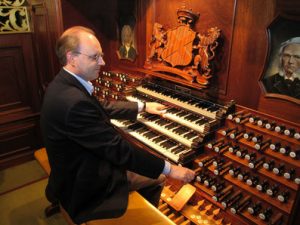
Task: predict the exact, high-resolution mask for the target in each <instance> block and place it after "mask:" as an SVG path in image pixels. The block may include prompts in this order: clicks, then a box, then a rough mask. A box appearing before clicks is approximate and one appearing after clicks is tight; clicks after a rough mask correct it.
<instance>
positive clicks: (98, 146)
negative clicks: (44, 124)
mask: <svg viewBox="0 0 300 225" xmlns="http://www.w3.org/2000/svg"><path fill="white" fill-rule="evenodd" d="M66 125H67V127H68V131H67V132H68V137H69V138H70V139H72V140H73V141H75V142H76V143H77V144H79V145H80V146H81V147H82V148H83V150H87V151H91V152H93V153H94V154H95V156H96V157H99V158H100V159H105V160H108V161H109V162H110V163H111V164H113V165H115V166H119V167H123V168H126V169H128V170H131V171H133V172H136V173H139V174H141V175H144V176H148V177H152V178H156V177H158V176H159V174H160V173H161V172H162V170H163V168H164V160H162V159H160V158H158V157H155V156H154V155H152V154H150V153H149V152H147V151H142V150H139V149H136V148H134V147H133V146H132V145H131V144H130V143H128V142H127V141H126V140H124V139H123V138H122V137H121V136H120V134H119V133H118V132H117V131H116V130H115V129H114V127H113V126H112V125H111V124H110V122H109V120H108V118H106V115H105V113H104V112H101V110H99V109H98V108H97V107H96V106H95V105H94V104H92V103H91V102H89V101H80V102H78V103H76V104H75V105H74V106H72V107H71V109H70V111H69V113H68V116H67V118H66Z"/></svg>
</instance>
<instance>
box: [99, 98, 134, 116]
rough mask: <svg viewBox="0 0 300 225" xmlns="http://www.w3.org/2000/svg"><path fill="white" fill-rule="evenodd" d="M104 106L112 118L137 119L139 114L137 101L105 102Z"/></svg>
mask: <svg viewBox="0 0 300 225" xmlns="http://www.w3.org/2000/svg"><path fill="white" fill-rule="evenodd" d="M102 107H103V108H104V109H105V111H106V112H107V113H108V115H109V117H110V118H111V119H128V120H135V119H136V117H137V114H138V104H137V103H136V102H126V101H115V102H103V103H102Z"/></svg>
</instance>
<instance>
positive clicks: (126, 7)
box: [116, 0, 137, 61]
mask: <svg viewBox="0 0 300 225" xmlns="http://www.w3.org/2000/svg"><path fill="white" fill-rule="evenodd" d="M136 7H137V3H136V1H132V0H130V1H129V0H126V1H121V2H120V5H119V9H118V14H119V18H118V34H119V35H118V36H119V46H118V49H117V50H116V53H117V56H118V58H119V59H125V60H129V61H135V59H136V57H137V47H136V46H137V44H136V34H135V28H136V16H137V15H136V14H137V12H136Z"/></svg>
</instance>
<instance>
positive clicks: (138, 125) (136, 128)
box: [128, 123, 145, 130]
mask: <svg viewBox="0 0 300 225" xmlns="http://www.w3.org/2000/svg"><path fill="white" fill-rule="evenodd" d="M142 127H145V125H144V124H142V123H134V124H132V125H130V126H128V128H129V129H131V130H138V129H140V128H142Z"/></svg>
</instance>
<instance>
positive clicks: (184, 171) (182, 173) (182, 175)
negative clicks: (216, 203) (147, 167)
mask: <svg viewBox="0 0 300 225" xmlns="http://www.w3.org/2000/svg"><path fill="white" fill-rule="evenodd" d="M195 175H196V174H195V171H193V170H190V169H188V168H186V167H182V166H176V165H171V171H170V173H169V174H168V175H167V176H169V177H171V178H174V179H176V180H181V181H183V182H184V183H189V182H191V181H192V180H194V178H195Z"/></svg>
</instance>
